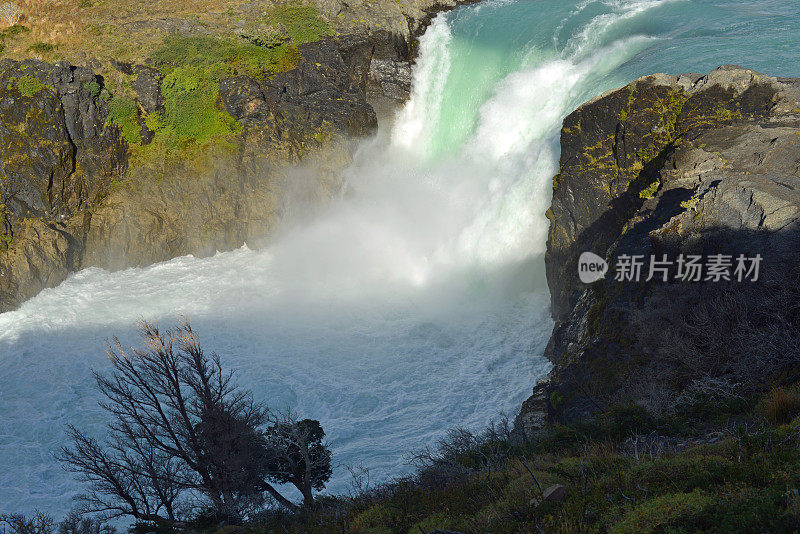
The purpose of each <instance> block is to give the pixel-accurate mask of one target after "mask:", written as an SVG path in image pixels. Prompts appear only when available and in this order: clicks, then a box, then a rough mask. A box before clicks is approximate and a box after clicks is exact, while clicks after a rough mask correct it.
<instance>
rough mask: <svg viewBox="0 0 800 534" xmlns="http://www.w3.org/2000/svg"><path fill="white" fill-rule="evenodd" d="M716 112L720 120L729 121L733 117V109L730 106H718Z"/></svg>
mask: <svg viewBox="0 0 800 534" xmlns="http://www.w3.org/2000/svg"><path fill="white" fill-rule="evenodd" d="M715 113H716V115H717V120H719V121H729V120H731V119H732V118H733V111H731V110H729V109H728V108H723V107H721V108H718V109H717V110H716V112H715Z"/></svg>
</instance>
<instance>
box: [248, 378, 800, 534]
mask: <svg viewBox="0 0 800 534" xmlns="http://www.w3.org/2000/svg"><path fill="white" fill-rule="evenodd" d="M778 391H780V392H782V393H777V392H778ZM797 391H798V390H797V389H795V388H789V389H785V390H775V391H774V392H772V393H770V394H769V395H767V397H765V398H764V399H762V400H761V401H759V402H757V401H749V402H746V401H745V402H737V403H718V404H715V402H714V401H713V400H711V399H704V400H703V402H702V405H703V406H704V407H705V408H704V409H705V412H704V413H703V414H702V415H703V416H704V417H705V419H703V420H701V421H699V420H697V419H696V417H697V416H698V415H700V414H699V412H697V411H694V410H692V409H691V408H687V410H685V411H683V410H681V413H680V414H678V415H673V416H668V417H661V418H657V417H653V416H652V415H650V414H649V413H648V412H647V411H646V410H645V409H644V408H642V407H641V406H627V407H617V408H615V409H612V410H611V411H609V412H608V413H606V414H604V415H601V416H599V417H597V418H595V419H594V420H592V421H589V422H586V423H579V424H571V425H569V426H558V425H557V426H554V427H552V428H550V429H549V430H548V431H547V432H546V433H545V434H543V435H542V436H541V437H540V438H538V439H536V440H534V441H529V442H521V441H520V440H519V439H518V438H515V437H514V435H513V433H510V432H509V431H508V430H507V428H506V430H502V428H503V427H502V425H501V426H499V427H495V428H492V429H489V430H487V432H485V433H484V434H482V435H479V436H476V435H473V434H469V433H465V431H458V432H453V433H451V435H450V437H449V438H448V439H447V440H445V441H443V442H442V443H441V444H440V447H439V449H438V452H436V453H434V454H433V455H430V454H429V455H428V456H427V458H428V460H429V461H428V462H427V463H426V464H425V465H424V466H423V467H422V468H421V469H420V470H419V471H418V472H417V473H416V474H415V475H414V476H412V477H407V478H404V479H402V480H399V481H396V482H393V483H391V484H388V485H386V486H382V487H379V488H375V489H372V490H370V491H367V492H364V493H362V494H361V495H358V496H356V497H353V498H349V497H348V498H345V497H341V498H330V499H328V500H327V501H323V502H321V503H320V505H319V506H318V507H317V508H316V509H314V510H313V511H306V512H304V513H302V514H295V515H288V516H287V515H280V516H275V517H274V518H272V519H271V520H270V521H267V522H266V523H265V524H264V525H261V526H258V527H254V528H253V531H254V532H311V533H313V532H332V531H336V532H354V533H355V532H360V533H414V534H418V533H419V532H420V531H422V532H430V531H433V530H436V529H441V530H447V531H456V532H465V533H471V532H493V533H512V532H520V533H521V532H526V533H527V532H542V531H543V532H612V533H641V532H786V531H795V530H796V529H797V528H798V527H800V495H798V488H800V467H798V466H800V419H793V420H792V421H790V422H789V423H788V424H769V423H768V420H766V419H764V418H763V417H762V415H761V414H762V413H763V406H765V404H768V403H769V402H774V400H775V399H779V398H784V397H783V395H784V394H788V396H790V397H792V398H795V397H796V398H800V394H798V393H797ZM770 399H773V400H772V401H770ZM778 404H780V405H782V406H783V405H784V402H783V401H778ZM791 406H793V407H794V404H791ZM798 406H800V405H798ZM795 408H796V407H795ZM708 410H711V411H710V412H709V411H708ZM712 412H713V413H712ZM781 413H795V415H797V414H800V410H797V411H793V410H792V411H790V412H781ZM782 417H783V418H784V419H785V417H788V415H786V416H782ZM717 420H718V421H719V422H720V426H709V425H710V424H711V421H717ZM498 429H500V431H498ZM552 484H561V485H563V486H564V487H566V489H567V493H566V497H564V498H563V499H561V500H558V499H555V500H551V501H548V500H545V499H544V498H543V490H544V489H546V488H548V487H549V486H550V485H552Z"/></svg>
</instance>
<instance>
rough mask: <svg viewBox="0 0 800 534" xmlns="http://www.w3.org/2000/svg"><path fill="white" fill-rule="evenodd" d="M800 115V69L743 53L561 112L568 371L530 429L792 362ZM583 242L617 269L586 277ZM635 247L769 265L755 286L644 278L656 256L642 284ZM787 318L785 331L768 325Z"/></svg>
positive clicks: (562, 343)
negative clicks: (747, 58) (618, 276)
mask: <svg viewBox="0 0 800 534" xmlns="http://www.w3.org/2000/svg"><path fill="white" fill-rule="evenodd" d="M798 128H800V80H792V79H780V80H779V79H776V78H771V77H769V76H764V75H762V74H759V73H756V72H753V71H750V70H747V69H743V68H740V67H734V66H726V67H722V68H720V69H717V70H716V71H714V72H712V73H711V74H709V75H708V76H700V75H685V76H678V77H674V76H665V75H656V76H649V77H645V78H642V79H640V80H637V81H636V82H634V83H632V84H631V85H629V86H627V87H625V88H622V89H619V90H616V91H611V92H609V93H607V94H605V95H603V96H601V97H598V98H596V99H594V100H592V101H590V102H589V103H587V104H585V105H584V106H582V107H581V108H579V109H578V110H576V111H575V112H574V113H573V114H571V115H570V116H569V117H568V118H567V119H566V120H565V121H564V129H563V131H562V156H561V170H560V172H559V174H558V175H557V176H556V177H555V178H554V185H553V187H554V189H553V203H552V206H551V208H550V210H549V211H548V218H549V219H550V221H551V227H550V234H549V239H548V249H547V256H546V264H547V276H548V283H549V285H550V289H551V295H552V306H553V315H554V317H555V318H556V327H555V330H554V332H553V337H552V338H551V340H550V343H549V345H548V348H547V352H546V355H547V357H548V358H549V359H551V361H553V362H554V363H555V368H554V369H553V371H552V373H551V374H550V377H549V381H548V382H545V383H542V384H541V385H540V386H538V387H537V389H536V391H535V394H534V396H533V397H531V399H529V400H528V401H527V402H526V404H525V406H524V407H523V410H522V413H521V415H520V417H519V419H518V424H519V425H520V426H521V427H522V428H523V429H524V430H526V431H527V432H528V433H529V434H530V433H532V432H534V431H535V429H536V428H541V427H542V426H543V423H544V421H545V420H549V421H568V420H571V419H576V418H583V417H586V416H589V415H591V414H593V413H596V412H599V411H605V410H607V409H610V408H611V407H613V406H614V405H616V404H630V403H634V402H636V403H640V404H643V405H645V406H646V407H647V408H650V409H651V410H654V411H656V412H658V411H665V410H670V409H675V407H676V406H678V405H679V404H680V402H682V400H685V396H686V395H688V394H689V393H688V392H696V391H700V390H703V391H705V390H706V389H708V388H710V385H709V384H712V383H714V384H717V386H719V384H728V385H729V384H733V383H736V384H738V385H737V387H742V388H747V387H751V386H753V387H754V384H755V383H756V382H757V381H758V380H759V379H762V378H763V377H766V376H767V375H769V374H770V373H778V372H794V371H792V370H793V369H795V367H796V366H795V363H796V362H800V349H798V348H797V347H798V346H800V345H797V344H796V341H797V340H800V322H798V317H797V314H796V312H794V311H792V310H793V309H796V308H794V307H793V306H796V304H794V305H788V304H787V299H788V300H791V299H792V298H793V297H792V295H794V293H793V291H794V290H793V289H792V287H793V286H795V285H796V281H795V278H797V274H798V273H797V272H796V271H797V262H798V259H800V256H798V252H800V246H799V245H800V177H799V176H800V173H798V170H800V137H798V131H800V130H798ZM585 251H591V252H594V253H596V254H598V255H600V256H601V257H605V258H606V260H607V261H608V262H609V264H610V266H611V270H610V272H609V274H608V275H607V276H606V279H605V280H601V281H599V282H596V283H594V284H591V285H584V284H581V282H580V281H579V280H578V265H577V261H578V256H579V255H580V254H581V253H582V252H585ZM626 254H627V255H641V256H643V257H644V259H645V262H649V261H650V258H651V257H656V258H663V255H664V254H666V255H667V256H668V258H669V259H672V260H675V259H676V258H677V257H679V256H680V255H685V256H688V255H703V256H704V257H708V256H710V255H714V254H725V255H730V256H732V257H733V258H736V257H737V256H738V255H740V254H741V255H744V256H746V257H748V258H749V257H754V256H755V255H756V254H760V255H761V256H762V257H763V262H764V265H763V266H762V270H761V278H760V280H759V281H758V282H757V283H749V284H748V283H739V282H737V281H736V280H733V281H730V282H726V281H724V280H723V281H721V282H719V283H715V282H712V281H705V280H701V281H700V282H697V283H687V282H681V281H675V279H674V275H675V274H676V272H675V271H674V270H673V271H671V272H670V276H669V279H668V281H666V282H663V281H660V280H653V281H650V282H646V281H645V278H646V277H647V275H648V269H649V265H647V264H645V265H644V267H643V269H642V272H643V274H644V276H643V277H642V278H641V281H640V282H638V283H636V282H631V281H617V280H615V267H618V266H619V257H620V256H622V255H626ZM734 267H735V265H734ZM673 268H674V266H673ZM731 272H733V271H732V270H731ZM793 281H794V282H793ZM737 307H743V308H744V309H743V310H742V313H741V314H738V315H737V314H731V310H732V309H736V308H737ZM747 308H749V310H748V309H747ZM775 322H778V323H780V324H781V325H782V329H781V330H780V332H779V333H777V334H770V335H766V334H765V332H767V331H768V330H769V329H770V328H771V327H769V326H768V325H770V324H773V323H775ZM765 353H766V354H765ZM761 355H763V357H762V356H761ZM719 358H722V360H719ZM712 360H714V361H712ZM726 387H727V386H726Z"/></svg>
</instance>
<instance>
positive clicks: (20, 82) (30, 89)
mask: <svg viewBox="0 0 800 534" xmlns="http://www.w3.org/2000/svg"><path fill="white" fill-rule="evenodd" d="M14 85H16V86H17V90H18V91H19V92H20V93H21V94H22V95H23V96H27V97H28V98H30V97H32V96H33V95H35V94H36V93H38V92H39V91H41V90H42V89H44V88H45V87H46V86H45V84H44V83H42V81H41V80H40V79H39V78H37V77H35V76H30V75H28V74H26V75H25V76H22V77H20V78H11V81H10V82H9V84H8V87H7V89H9V90H10V89H13V86H14Z"/></svg>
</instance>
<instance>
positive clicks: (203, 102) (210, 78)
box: [155, 66, 240, 144]
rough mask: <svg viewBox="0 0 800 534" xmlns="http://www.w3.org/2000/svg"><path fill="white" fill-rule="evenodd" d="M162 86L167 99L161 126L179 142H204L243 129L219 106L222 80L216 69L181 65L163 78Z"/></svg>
mask: <svg viewBox="0 0 800 534" xmlns="http://www.w3.org/2000/svg"><path fill="white" fill-rule="evenodd" d="M161 87H162V92H163V93H164V99H165V101H166V113H165V115H164V123H163V127H162V129H166V130H167V131H168V132H169V134H170V135H174V136H175V137H177V139H178V141H180V142H186V141H190V140H191V141H195V142H197V143H199V144H203V143H205V142H206V141H208V140H209V139H211V138H212V137H215V136H218V135H226V134H230V133H234V132H236V131H238V129H239V128H240V126H239V124H238V123H237V122H236V121H235V120H234V119H233V117H231V116H230V115H229V114H228V113H225V112H224V111H220V110H219V109H218V108H217V106H216V102H217V97H218V96H219V81H218V80H217V79H216V77H215V73H214V70H213V68H209V67H202V66H198V67H192V66H186V67H179V68H177V69H175V70H173V71H172V72H171V73H170V74H168V75H167V76H166V78H164V82H163V84H162V86H161ZM156 121H158V119H156ZM155 124H157V122H156V123H155ZM156 131H158V130H156Z"/></svg>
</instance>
